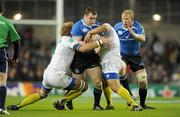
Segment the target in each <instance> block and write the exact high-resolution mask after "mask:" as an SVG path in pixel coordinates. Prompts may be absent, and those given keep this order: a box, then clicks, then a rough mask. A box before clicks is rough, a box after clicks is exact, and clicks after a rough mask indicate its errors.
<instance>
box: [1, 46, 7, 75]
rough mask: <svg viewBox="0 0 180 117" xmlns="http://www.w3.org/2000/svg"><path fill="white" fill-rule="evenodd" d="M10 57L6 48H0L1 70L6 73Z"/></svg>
mask: <svg viewBox="0 0 180 117" xmlns="http://www.w3.org/2000/svg"><path fill="white" fill-rule="evenodd" d="M7 61H8V57H7V52H6V49H5V48H0V72H3V73H6V70H7V67H8V63H7Z"/></svg>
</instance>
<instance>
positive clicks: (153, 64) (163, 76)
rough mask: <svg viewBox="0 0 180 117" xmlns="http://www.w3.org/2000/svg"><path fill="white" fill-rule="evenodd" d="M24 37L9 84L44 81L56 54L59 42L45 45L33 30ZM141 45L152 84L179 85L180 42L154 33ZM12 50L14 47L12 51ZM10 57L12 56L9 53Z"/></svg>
mask: <svg viewBox="0 0 180 117" xmlns="http://www.w3.org/2000/svg"><path fill="white" fill-rule="evenodd" d="M19 33H20V35H21V38H22V40H21V54H20V58H19V63H18V64H17V65H16V66H11V65H9V72H8V81H9V82H13V81H42V78H43V72H44V69H45V68H46V67H47V65H48V64H49V62H50V59H51V56H52V55H53V52H54V48H55V45H56V40H55V39H54V42H52V43H45V42H44V43H42V42H40V41H37V40H36V39H35V38H34V37H33V29H32V28H31V27H29V28H26V29H24V30H22V31H19ZM152 35H153V36H152V39H149V38H148V37H147V40H146V43H144V44H142V48H141V54H142V56H143V60H144V62H145V64H146V67H147V72H148V80H149V82H150V83H159V84H175V85H178V84H180V53H179V50H180V43H179V41H178V39H174V38H171V37H167V38H169V39H166V40H163V41H162V39H159V37H158V35H156V34H155V33H154V34H152ZM10 49H11V48H10ZM10 55H11V54H10ZM127 72H128V74H129V77H130V78H129V80H130V82H136V79H135V78H134V76H133V74H132V73H131V71H130V70H127Z"/></svg>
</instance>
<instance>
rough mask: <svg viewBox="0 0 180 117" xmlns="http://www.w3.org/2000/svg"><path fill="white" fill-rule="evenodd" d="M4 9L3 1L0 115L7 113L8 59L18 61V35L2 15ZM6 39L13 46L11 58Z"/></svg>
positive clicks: (0, 51)
mask: <svg viewBox="0 0 180 117" xmlns="http://www.w3.org/2000/svg"><path fill="white" fill-rule="evenodd" d="M4 11H5V9H4V7H3V2H1V3H0V115H1V114H6V115H8V114H9V113H8V112H7V111H6V108H5V101H6V94H7V87H6V81H7V70H8V61H9V62H10V63H11V64H15V63H17V62H18V53H19V46H20V44H19V43H20V42H19V40H20V37H19V35H18V33H17V32H16V30H15V28H14V26H13V24H12V23H11V22H10V21H9V20H8V19H6V18H5V17H4V16H2V14H3V12H4ZM8 39H9V40H10V42H11V43H12V44H13V46H14V52H13V56H12V58H10V59H8V56H7V52H6V49H7V47H8Z"/></svg>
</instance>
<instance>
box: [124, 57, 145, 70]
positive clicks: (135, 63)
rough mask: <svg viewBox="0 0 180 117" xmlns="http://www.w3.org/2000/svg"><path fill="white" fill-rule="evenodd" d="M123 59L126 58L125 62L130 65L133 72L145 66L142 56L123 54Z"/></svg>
mask: <svg viewBox="0 0 180 117" xmlns="http://www.w3.org/2000/svg"><path fill="white" fill-rule="evenodd" d="M122 60H124V62H125V63H126V64H127V65H130V69H131V70H132V71H133V72H136V71H138V70H140V69H144V68H145V65H144V62H143V60H142V58H141V56H122Z"/></svg>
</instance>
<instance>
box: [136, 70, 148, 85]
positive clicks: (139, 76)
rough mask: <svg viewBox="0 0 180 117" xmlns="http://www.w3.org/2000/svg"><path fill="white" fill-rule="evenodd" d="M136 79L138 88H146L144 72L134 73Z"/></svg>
mask: <svg viewBox="0 0 180 117" xmlns="http://www.w3.org/2000/svg"><path fill="white" fill-rule="evenodd" d="M136 77H137V79H138V82H139V84H140V88H143V89H145V88H147V74H146V71H145V70H142V71H140V72H137V73H136Z"/></svg>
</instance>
